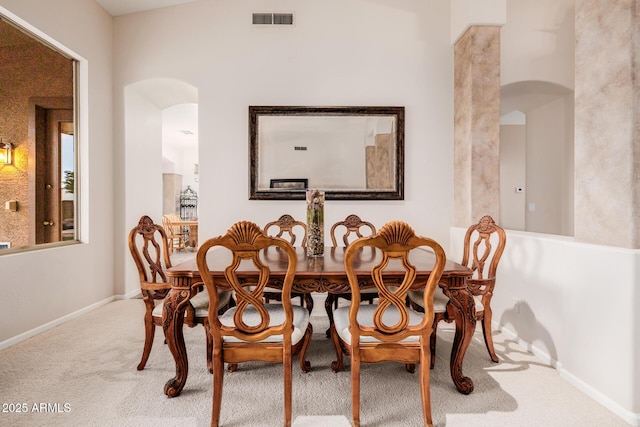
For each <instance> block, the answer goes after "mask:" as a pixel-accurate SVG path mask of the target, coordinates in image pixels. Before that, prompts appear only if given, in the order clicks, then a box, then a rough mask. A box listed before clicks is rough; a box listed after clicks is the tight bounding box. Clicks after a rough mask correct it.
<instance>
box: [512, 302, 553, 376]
mask: <svg viewBox="0 0 640 427" xmlns="http://www.w3.org/2000/svg"><path fill="white" fill-rule="evenodd" d="M499 323H500V326H502V327H504V328H505V329H507V330H509V331H512V332H513V333H514V334H515V335H516V336H517V337H520V340H519V343H520V345H522V346H524V347H526V348H527V350H528V351H530V352H532V353H533V354H535V355H536V356H537V357H538V358H540V359H542V360H544V362H546V363H548V364H549V365H551V366H553V367H554V368H555V367H557V366H556V365H557V361H558V352H557V349H556V345H555V343H554V342H553V339H552V338H551V334H550V333H549V331H548V330H547V329H546V328H545V327H544V326H542V324H541V323H540V322H538V320H537V319H536V315H535V314H534V312H533V310H532V309H531V307H530V306H529V304H528V303H526V302H524V301H518V302H517V303H515V304H514V306H513V308H510V309H508V310H505V311H504V312H503V313H502V316H500V322H499ZM517 325H527V327H526V331H519V330H518V329H519V328H518V326H517ZM522 329H524V328H522ZM532 334H533V335H532ZM523 336H532V338H530V339H529V342H527V341H524V340H523V339H522V337H523Z"/></svg>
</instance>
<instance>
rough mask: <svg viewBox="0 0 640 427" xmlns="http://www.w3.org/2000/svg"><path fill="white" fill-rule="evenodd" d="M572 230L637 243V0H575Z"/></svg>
mask: <svg viewBox="0 0 640 427" xmlns="http://www.w3.org/2000/svg"><path fill="white" fill-rule="evenodd" d="M575 31H576V49H575V67H576V71H575V176H576V182H575V238H576V240H577V241H582V242H589V243H596V244H603V245H610V246H618V247H624V248H636V249H637V248H640V43H639V42H638V41H639V40H640V1H638V0H606V1H605V0H576V17H575Z"/></svg>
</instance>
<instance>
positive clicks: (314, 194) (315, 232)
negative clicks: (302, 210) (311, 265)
mask: <svg viewBox="0 0 640 427" xmlns="http://www.w3.org/2000/svg"><path fill="white" fill-rule="evenodd" d="M322 255H324V191H321V190H310V189H308V190H307V256H310V257H318V256H322Z"/></svg>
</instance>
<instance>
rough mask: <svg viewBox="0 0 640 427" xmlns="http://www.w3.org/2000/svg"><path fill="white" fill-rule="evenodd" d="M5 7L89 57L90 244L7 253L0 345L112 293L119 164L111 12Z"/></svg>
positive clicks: (31, 1) (85, 132) (7, 3)
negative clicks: (116, 166) (116, 170)
mask: <svg viewBox="0 0 640 427" xmlns="http://www.w3.org/2000/svg"><path fill="white" fill-rule="evenodd" d="M0 12H1V13H3V14H5V15H8V16H10V17H14V18H18V19H20V20H24V21H26V22H27V23H28V24H30V25H32V26H33V27H34V29H36V30H37V31H39V32H40V35H42V36H43V37H44V38H46V39H48V40H50V41H52V42H57V43H59V44H60V45H62V46H63V47H65V49H66V50H68V51H70V52H71V53H72V54H74V55H75V56H79V57H80V58H81V59H83V61H82V62H81V71H80V97H81V98H80V137H79V142H80V150H79V154H80V157H81V165H80V173H79V176H78V180H79V183H80V203H81V218H80V219H81V239H82V241H83V243H82V244H79V245H72V246H64V247H57V248H51V249H44V250H38V251H32V252H23V253H16V254H8V255H3V256H1V257H0V271H2V272H3V275H2V277H3V279H0V280H1V281H0V291H1V292H2V295H3V297H2V298H0V348H1V347H4V346H7V345H10V344H11V343H12V342H15V340H20V339H23V338H24V337H25V336H29V335H31V334H34V333H36V332H38V331H39V330H40V329H39V328H41V327H43V325H45V326H46V325H47V324H48V323H49V322H54V323H55V322H59V321H60V320H61V319H63V318H64V317H65V316H67V315H69V314H70V313H73V312H75V311H78V310H82V309H85V308H87V307H91V306H92V305H93V304H100V303H102V302H106V301H108V300H110V299H112V298H113V295H114V269H113V260H114V246H113V202H114V199H113V182H114V163H113V131H112V124H113V120H112V108H113V104H112V74H111V73H112V66H113V62H112V59H113V58H112V53H113V49H112V48H113V46H112V40H113V32H112V30H113V28H112V21H111V17H110V16H109V15H108V14H107V13H106V12H105V11H104V10H103V9H102V8H101V7H99V6H98V5H97V3H95V2H88V1H85V0H67V1H64V2H43V1H38V0H0ZM12 14H13V15H14V16H12ZM78 16H82V19H78ZM89 106H90V108H89ZM52 302H55V303H52Z"/></svg>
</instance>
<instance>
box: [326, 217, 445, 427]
mask: <svg viewBox="0 0 640 427" xmlns="http://www.w3.org/2000/svg"><path fill="white" fill-rule="evenodd" d="M366 247H372V248H375V250H377V251H380V252H381V253H382V257H381V260H380V262H379V263H378V264H377V265H375V266H374V267H373V268H372V269H371V276H370V281H371V282H372V283H373V284H374V285H375V287H376V289H377V291H378V302H377V303H375V304H372V305H370V304H361V303H360V302H361V292H360V281H361V280H362V278H360V280H359V279H358V275H357V273H356V268H357V266H356V263H357V257H358V256H359V251H360V250H361V249H362V248H366ZM422 249H426V250H422ZM410 254H412V255H414V254H415V255H414V256H430V257H433V268H432V270H431V273H430V274H429V276H428V278H427V279H425V282H424V283H416V276H417V274H416V268H415V267H414V265H413V264H412V263H411V262H410V261H409V256H410ZM445 262H446V256H445V253H444V250H443V249H442V247H441V246H440V245H439V244H438V243H437V242H436V241H434V240H432V239H430V238H427V237H420V236H416V234H415V233H414V231H413V229H412V228H411V227H410V226H409V225H407V224H405V223H403V222H400V221H392V222H390V223H387V224H385V225H384V226H383V227H382V228H381V229H380V231H379V232H378V234H377V235H375V236H371V237H362V238H359V239H358V240H356V241H355V242H353V243H351V244H350V245H349V246H348V247H347V249H346V251H345V257H344V266H345V271H346V273H347V277H348V279H349V284H350V285H351V294H352V295H351V305H350V306H349V307H338V309H336V310H335V311H334V324H333V326H332V327H331V336H332V339H333V341H334V344H335V346H336V348H340V349H341V350H342V351H339V352H337V353H336V356H337V360H336V361H335V362H333V363H332V365H331V368H332V369H333V370H334V371H335V372H338V371H339V370H340V369H342V363H343V362H342V353H345V354H348V355H350V357H351V405H352V413H353V425H354V426H359V425H360V365H361V363H376V362H383V361H399V362H403V363H405V364H407V369H409V367H410V366H414V365H413V364H416V363H418V364H419V367H420V375H419V376H420V378H419V381H420V392H421V397H422V413H423V417H424V423H425V425H429V426H432V425H433V423H432V419H431V394H430V369H429V368H430V362H429V359H430V352H429V347H428V346H429V337H430V335H431V329H432V325H433V319H434V316H433V294H434V292H435V289H436V287H437V286H438V282H439V281H440V278H441V277H442V272H443V270H444V266H445ZM383 272H386V273H388V274H387V275H386V276H385V277H384V278H383ZM389 275H391V277H395V278H394V279H391V278H390V277H389ZM416 286H419V287H420V289H422V290H423V294H424V313H419V312H417V311H415V310H413V309H411V308H410V307H407V304H406V297H407V292H408V291H409V289H411V288H412V287H416ZM381 399H382V400H386V401H387V402H389V400H388V399H387V396H381Z"/></svg>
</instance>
